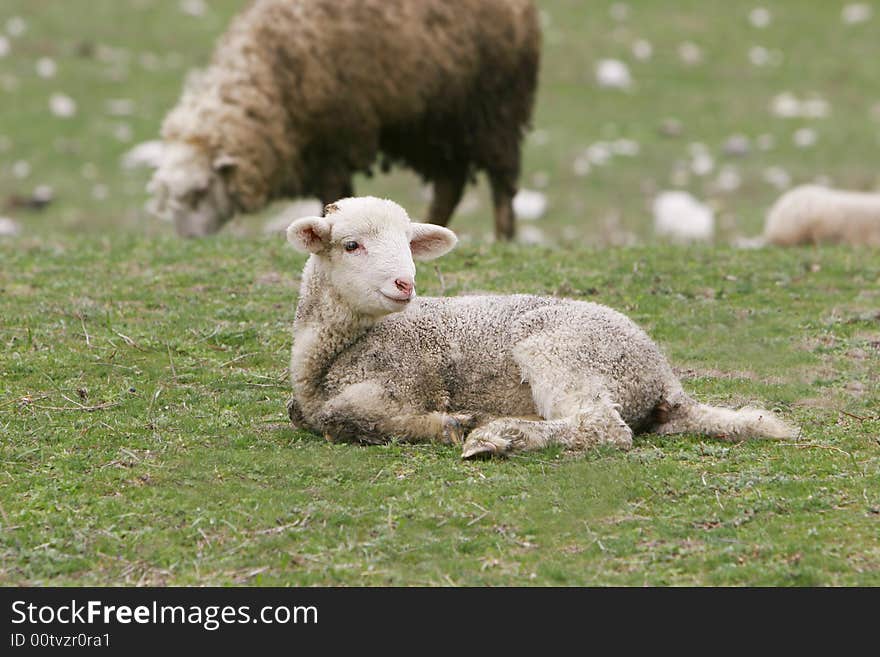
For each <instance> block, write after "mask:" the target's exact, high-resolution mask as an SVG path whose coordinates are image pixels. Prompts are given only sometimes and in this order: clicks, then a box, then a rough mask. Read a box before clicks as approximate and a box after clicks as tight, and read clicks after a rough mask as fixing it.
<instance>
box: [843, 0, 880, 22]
mask: <svg viewBox="0 0 880 657" xmlns="http://www.w3.org/2000/svg"><path fill="white" fill-rule="evenodd" d="M873 14H874V11H873V9H871V6H870V5H868V4H867V3H864V2H854V3H852V4H849V5H846V6H845V7H844V8H843V9H842V10H841V12H840V20H842V21H843V22H844V23H845V24H846V25H856V24H858V23H865V22H867V21H869V20H871V16H872V15H873Z"/></svg>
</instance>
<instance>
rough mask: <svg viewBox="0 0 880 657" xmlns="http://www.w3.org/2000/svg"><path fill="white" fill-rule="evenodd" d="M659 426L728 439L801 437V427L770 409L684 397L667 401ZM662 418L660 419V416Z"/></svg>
mask: <svg viewBox="0 0 880 657" xmlns="http://www.w3.org/2000/svg"><path fill="white" fill-rule="evenodd" d="M661 416H662V419H661V420H660V423H659V424H658V425H657V426H656V427H655V431H656V432H657V433H660V434H670V433H701V434H705V435H709V436H712V437H714V438H722V439H724V440H747V439H750V438H789V439H791V438H797V437H798V435H799V434H800V430H799V429H798V428H797V427H794V426H792V425H790V424H787V423H786V422H784V421H783V420H781V419H780V418H778V417H777V416H776V415H774V414H773V413H771V412H770V411H765V410H763V409H761V408H752V407H750V406H745V407H743V408H741V409H739V410H737V411H735V410H733V409H730V408H721V407H719V406H709V405H707V404H700V403H698V402H696V401H694V400H693V399H691V398H689V397H687V396H683V397H682V398H680V399H679V400H677V403H675V404H666V405H665V408H664V409H662V413H661ZM658 419H659V418H658Z"/></svg>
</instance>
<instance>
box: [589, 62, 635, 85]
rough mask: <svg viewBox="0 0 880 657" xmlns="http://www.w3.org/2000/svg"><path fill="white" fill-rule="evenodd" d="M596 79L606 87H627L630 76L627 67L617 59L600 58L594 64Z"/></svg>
mask: <svg viewBox="0 0 880 657" xmlns="http://www.w3.org/2000/svg"><path fill="white" fill-rule="evenodd" d="M596 81H597V82H598V83H599V86H600V87H604V88H607V89H629V88H630V87H632V76H631V75H630V72H629V68H628V67H627V65H626V64H624V63H623V62H622V61H620V60H619V59H602V60H599V62H598V63H597V64H596Z"/></svg>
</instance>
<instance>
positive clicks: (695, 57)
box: [0, 0, 880, 246]
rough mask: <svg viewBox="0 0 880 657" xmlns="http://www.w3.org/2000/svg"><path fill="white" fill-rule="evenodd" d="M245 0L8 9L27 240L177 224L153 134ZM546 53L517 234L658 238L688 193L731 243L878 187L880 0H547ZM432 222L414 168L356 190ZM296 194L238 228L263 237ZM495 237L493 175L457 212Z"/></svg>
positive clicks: (5, 122) (8, 169)
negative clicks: (793, 196) (660, 209)
mask: <svg viewBox="0 0 880 657" xmlns="http://www.w3.org/2000/svg"><path fill="white" fill-rule="evenodd" d="M243 4H244V2H242V0H211V1H210V2H209V1H208V0H64V1H63V2H58V1H56V2H50V1H45V0H0V217H5V218H7V219H9V220H12V222H13V224H14V226H15V230H18V232H20V233H22V234H31V235H35V236H39V235H43V234H48V233H50V232H51V233H53V234H64V233H65V232H68V233H73V232H75V233H95V234H96V235H97V234H108V233H110V234H112V233H138V234H145V235H153V234H160V233H168V234H170V233H172V232H173V229H172V227H171V225H170V224H166V223H163V222H161V221H159V220H157V219H155V218H153V217H151V216H150V215H149V213H148V212H147V211H146V209H145V202H146V200H147V196H146V192H145V185H146V182H147V180H148V179H149V176H150V170H149V169H147V168H144V167H136V166H128V165H130V164H131V162H127V160H126V158H125V155H126V153H128V152H129V151H130V150H131V149H132V148H133V147H135V146H136V145H138V144H139V143H141V142H144V141H148V140H154V139H157V137H158V131H159V126H160V123H161V121H162V118H163V116H164V114H165V113H166V112H167V111H168V110H169V109H170V108H171V107H172V106H173V105H174V104H175V103H176V102H177V99H178V97H179V94H180V91H181V88H182V84H183V80H184V77H185V75H186V73H187V71H188V70H189V69H191V68H194V67H201V66H204V65H206V64H207V62H208V60H209V58H210V55H211V51H212V49H213V46H214V40H215V38H216V37H217V36H218V35H219V34H221V33H222V32H223V31H224V30H225V28H226V26H227V24H228V23H229V20H230V18H231V17H232V16H233V15H234V14H235V13H237V12H238V11H239V10H240V9H241V7H242V6H243ZM537 4H538V6H539V7H540V9H541V19H542V25H543V32H544V49H543V59H542V66H541V77H540V81H539V90H538V99H537V106H536V111H535V115H534V126H533V129H532V131H531V132H530V133H529V135H528V137H527V139H526V144H525V151H524V170H523V175H522V178H521V181H520V186H521V188H524V189H526V190H529V191H528V192H526V193H525V194H524V195H523V196H522V197H521V198H520V199H519V208H520V211H521V213H522V214H523V216H522V217H521V220H520V223H519V227H520V239H521V240H522V241H525V242H534V243H547V244H555V243H559V242H560V241H566V242H571V241H576V242H579V243H584V244H593V245H599V246H601V245H623V244H634V243H645V242H649V241H651V240H652V228H651V225H652V210H651V208H652V203H653V200H654V199H655V198H656V196H657V195H658V194H659V193H660V192H662V191H665V190H677V189H680V190H684V191H687V192H689V193H690V194H692V195H693V197H694V198H695V199H696V200H697V201H698V202H699V203H701V204H704V205H706V206H708V207H709V208H711V210H712V211H713V212H714V213H715V217H716V236H715V240H716V241H717V242H722V243H723V242H728V241H731V240H735V239H737V238H741V237H747V236H751V235H755V234H757V233H759V232H760V229H761V225H762V223H763V217H764V213H765V211H766V209H767V208H768V207H769V205H770V204H771V203H772V202H773V200H775V198H777V197H778V196H779V195H780V194H781V193H782V191H783V190H785V189H788V188H789V187H791V186H793V185H796V184H800V183H804V182H819V183H826V184H833V185H835V186H839V187H845V188H851V189H861V190H868V189H874V188H876V187H878V186H880V3H878V2H858V3H851V2H836V1H829V0H775V1H773V2H769V1H766V2H760V1H755V2H752V1H736V0H733V1H731V0H727V1H723V0H679V1H677V2H674V3H673V2H656V1H653V0H630V1H629V2H604V1H585V0H539V1H538V2H537ZM356 190H357V193H359V194H367V193H369V194H374V195H383V196H390V197H392V198H394V199H396V200H398V201H399V202H401V203H402V204H404V205H405V206H406V207H407V208H408V209H409V210H410V213H411V214H412V215H413V216H415V217H417V216H419V215H420V214H421V213H422V212H423V211H424V209H425V208H426V204H427V198H428V197H427V191H426V189H425V188H424V186H423V185H422V184H421V182H420V181H419V179H418V178H417V177H415V176H414V175H413V174H411V173H410V172H408V171H402V170H396V171H394V172H392V173H391V174H389V175H382V174H379V173H377V175H376V176H375V177H373V178H371V179H367V178H359V179H358V180H357V181H356ZM286 205H289V203H277V204H275V205H274V206H272V207H270V208H268V209H267V210H266V211H264V212H263V213H260V214H259V215H253V216H246V217H239V218H237V219H236V220H235V221H234V222H233V223H232V224H231V225H230V226H228V227H227V228H226V229H225V230H227V231H232V232H235V233H240V234H245V235H259V234H261V233H263V232H267V231H268V230H270V229H269V228H268V227H267V226H271V223H272V218H273V217H277V216H278V215H279V214H280V213H282V212H283V211H284V209H285V206H286ZM451 225H452V227H453V228H454V229H455V230H456V231H458V232H459V233H460V234H462V235H463V236H465V238H466V239H468V238H469V239H476V240H483V239H488V238H489V236H490V235H491V204H490V200H489V192H488V187H487V185H486V182H485V180H484V179H482V178H481V179H480V180H479V184H478V185H476V186H472V187H470V188H469V189H468V192H467V194H466V196H465V198H464V200H463V202H462V204H461V205H460V207H459V210H458V212H457V214H456V215H455V217H454V218H453V221H452V224H451Z"/></svg>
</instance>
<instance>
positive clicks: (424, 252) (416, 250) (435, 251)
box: [409, 223, 458, 260]
mask: <svg viewBox="0 0 880 657" xmlns="http://www.w3.org/2000/svg"><path fill="white" fill-rule="evenodd" d="M456 242H458V238H457V237H456V236H455V233H453V232H452V231H451V230H449V229H448V228H444V227H443V226H435V225H434V224H420V223H412V224H410V238H409V246H410V249H411V250H412V255H413V258H415V259H416V260H433V259H434V258H439V257H440V256H442V255H444V254H446V253H449V252H450V251H451V250H452V247H454V246H455V243H456Z"/></svg>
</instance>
